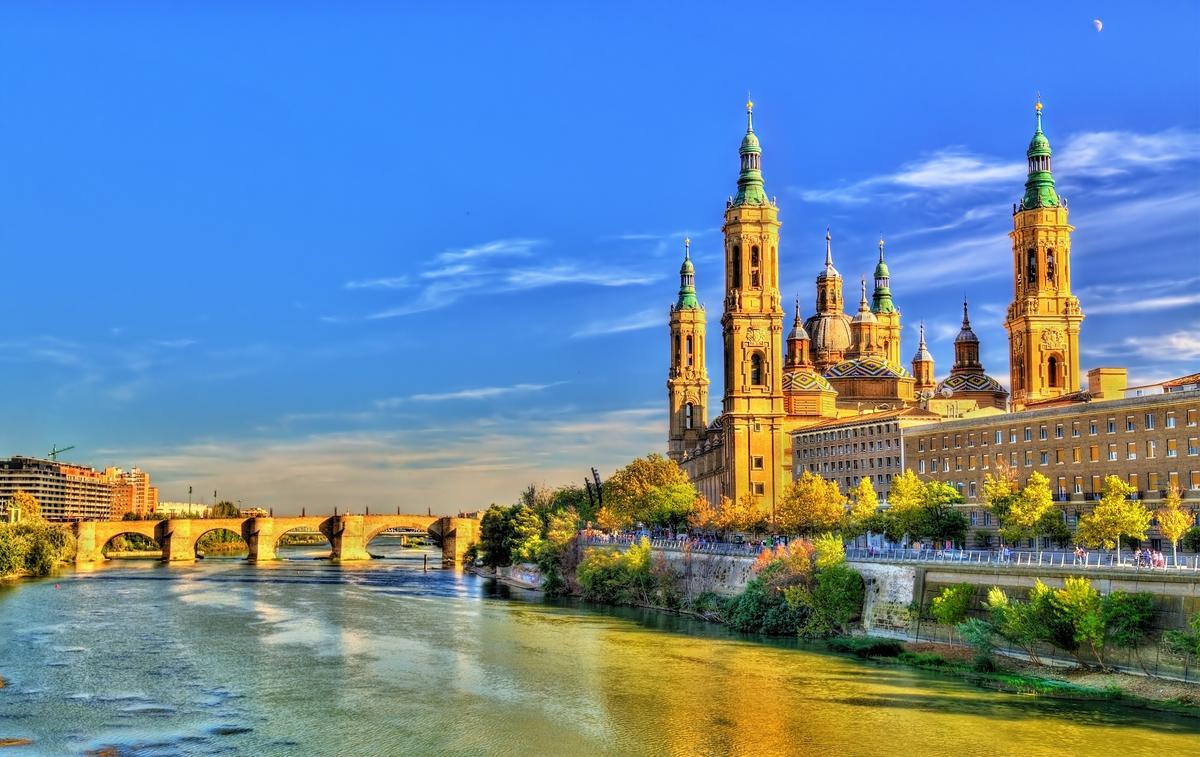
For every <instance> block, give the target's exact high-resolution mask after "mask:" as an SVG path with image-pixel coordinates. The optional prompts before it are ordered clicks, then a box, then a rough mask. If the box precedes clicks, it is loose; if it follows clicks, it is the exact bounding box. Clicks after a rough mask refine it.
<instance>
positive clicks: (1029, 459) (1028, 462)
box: [1025, 450, 1033, 468]
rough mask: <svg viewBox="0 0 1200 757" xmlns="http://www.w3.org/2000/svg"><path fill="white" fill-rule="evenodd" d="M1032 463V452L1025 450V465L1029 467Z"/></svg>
mask: <svg viewBox="0 0 1200 757" xmlns="http://www.w3.org/2000/svg"><path fill="white" fill-rule="evenodd" d="M1032 465H1033V452H1031V451H1030V450H1025V467H1026V468H1029V467H1031V466H1032Z"/></svg>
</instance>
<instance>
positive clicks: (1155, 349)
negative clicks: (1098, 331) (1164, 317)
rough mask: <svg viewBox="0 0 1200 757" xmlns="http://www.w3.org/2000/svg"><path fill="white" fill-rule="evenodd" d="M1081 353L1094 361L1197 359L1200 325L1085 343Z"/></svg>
mask: <svg viewBox="0 0 1200 757" xmlns="http://www.w3.org/2000/svg"><path fill="white" fill-rule="evenodd" d="M1081 349H1082V352H1083V353H1084V354H1085V355H1088V356H1089V357H1094V358H1121V359H1125V360H1129V361H1130V362H1133V361H1135V360H1139V359H1140V360H1142V361H1149V362H1153V363H1168V362H1174V361H1182V360H1196V359H1198V358H1200V322H1194V323H1189V324H1187V328H1183V329H1178V330H1176V331H1169V332H1167V333H1165V334H1147V335H1144V336H1128V337H1125V338H1123V339H1121V340H1119V341H1117V342H1113V343H1109V344H1091V345H1089V344H1086V343H1085V344H1084V346H1083V347H1082V348H1081Z"/></svg>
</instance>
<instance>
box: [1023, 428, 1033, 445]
mask: <svg viewBox="0 0 1200 757" xmlns="http://www.w3.org/2000/svg"><path fill="white" fill-rule="evenodd" d="M1025 441H1027V442H1031V441H1033V429H1032V428H1030V427H1029V426H1026V427H1025Z"/></svg>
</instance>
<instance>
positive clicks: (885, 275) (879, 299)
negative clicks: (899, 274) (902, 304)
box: [871, 235, 896, 313]
mask: <svg viewBox="0 0 1200 757" xmlns="http://www.w3.org/2000/svg"><path fill="white" fill-rule="evenodd" d="M891 287H892V272H891V271H889V270H888V265H887V263H885V262H884V261H883V235H880V237H879V263H877V264H876V265H875V292H874V293H873V294H872V296H871V311H872V312H874V313H894V312H896V303H894V302H892V288H891Z"/></svg>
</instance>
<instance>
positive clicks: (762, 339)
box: [746, 326, 767, 347]
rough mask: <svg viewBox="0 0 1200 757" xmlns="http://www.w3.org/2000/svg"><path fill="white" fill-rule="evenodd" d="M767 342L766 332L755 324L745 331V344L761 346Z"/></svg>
mask: <svg viewBox="0 0 1200 757" xmlns="http://www.w3.org/2000/svg"><path fill="white" fill-rule="evenodd" d="M766 343H767V333H766V332H765V331H763V330H762V329H760V328H759V327H757V326H751V327H750V328H749V329H748V330H747V331H746V345H747V346H749V347H762V346H764V345H766Z"/></svg>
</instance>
